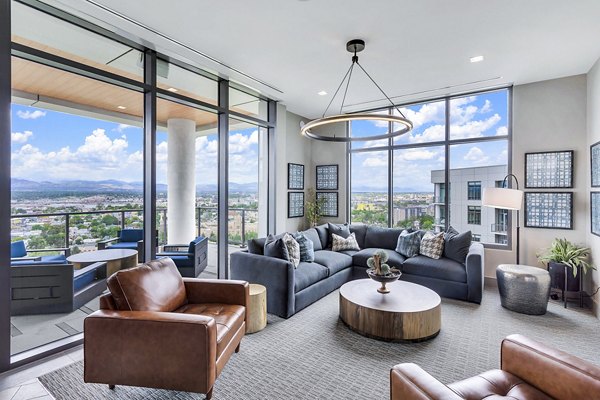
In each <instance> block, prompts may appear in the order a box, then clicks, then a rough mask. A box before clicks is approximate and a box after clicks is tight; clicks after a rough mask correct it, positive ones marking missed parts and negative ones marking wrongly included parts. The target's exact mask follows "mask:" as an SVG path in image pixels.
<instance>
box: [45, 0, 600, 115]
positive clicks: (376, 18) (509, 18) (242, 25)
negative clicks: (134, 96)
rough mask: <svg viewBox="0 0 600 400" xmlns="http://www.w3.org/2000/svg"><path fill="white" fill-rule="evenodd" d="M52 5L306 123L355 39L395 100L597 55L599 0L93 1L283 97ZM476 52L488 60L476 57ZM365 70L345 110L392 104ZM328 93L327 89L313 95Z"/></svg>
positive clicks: (96, 12) (64, 0)
mask: <svg viewBox="0 0 600 400" xmlns="http://www.w3.org/2000/svg"><path fill="white" fill-rule="evenodd" d="M48 1H49V2H50V3H51V4H54V5H58V6H60V7H62V8H67V9H70V10H71V11H73V10H77V13H78V14H80V15H86V17H87V18H91V17H93V18H95V19H99V20H102V21H105V22H106V23H108V24H110V25H111V26H114V27H116V28H118V29H117V30H118V31H121V32H122V31H125V32H129V33H131V34H132V35H133V36H136V37H139V38H141V39H144V40H147V41H148V42H149V43H153V44H155V45H156V47H157V48H158V49H159V50H162V51H165V52H167V53H168V54H178V55H181V56H182V57H185V58H187V59H189V60H191V61H193V62H194V63H196V64H198V65H200V66H204V67H207V68H210V69H212V70H214V71H216V72H218V73H220V74H222V75H226V76H229V77H231V78H232V79H235V80H237V81H240V82H243V83H246V84H248V85H249V86H251V87H254V88H255V89H258V90H260V91H261V92H264V93H265V94H267V95H269V96H271V97H273V98H276V99H279V100H281V101H283V102H284V104H286V105H287V107H288V110H290V111H292V112H295V113H297V114H300V115H303V116H306V117H309V118H312V117H315V116H317V115H320V114H321V113H322V112H323V111H324V109H325V107H326V105H327V103H328V102H329V100H330V99H331V95H332V94H333V92H334V91H335V88H336V87H337V85H338V84H339V82H340V80H341V79H342V76H343V75H344V74H345V72H346V70H347V68H348V67H349V66H350V57H351V56H350V54H349V53H347V52H346V50H345V43H346V42H347V41H348V40H350V39H353V38H362V39H364V40H365V41H366V43H367V47H366V50H365V51H364V52H362V53H360V55H359V56H360V62H361V64H362V65H363V66H364V67H365V68H366V70H367V71H368V72H369V73H370V74H371V75H372V76H373V77H374V78H375V80H376V81H377V82H378V83H379V84H380V86H382V87H383V89H384V90H385V91H386V92H387V94H388V95H389V96H391V97H396V98H395V100H396V101H398V102H407V101H413V100H418V99H424V98H431V97H434V96H440V95H445V94H453V93H460V92H465V91H470V90H475V89H480V88H487V87H493V86H497V85H503V84H512V83H514V84H524V83H529V82H535V81H541V80H546V79H552V78H557V77H562V76H569V75H576V74H582V73H586V72H588V71H589V69H590V68H591V66H592V65H593V64H594V62H595V61H596V60H597V59H598V58H599V57H600V40H599V39H600V22H599V21H600V1H598V0H577V1H564V0H527V1H523V0H487V1H476V0H453V1H447V0H446V1H444V0H419V1H417V0H412V1H408V0H371V1H359V0H308V1H306V0H305V1H299V0H253V1H248V0H228V1H215V0H213V1H197V0H170V1H164V0H145V1H143V2H142V1H122V0H94V2H97V3H98V4H101V5H103V6H106V7H108V8H110V9H112V10H114V11H117V12H119V13H122V14H123V15H125V16H127V17H129V18H131V19H133V20H135V21H137V22H139V23H141V24H144V25H146V26H149V27H151V28H152V29H153V30H155V31H156V32H160V33H161V34H164V35H166V36H168V37H170V38H172V39H176V40H177V41H179V42H181V43H184V44H186V45H188V46H190V47H192V48H193V49H196V50H198V51H199V52H202V53H204V54H207V55H209V56H210V57H213V58H214V59H217V60H219V61H221V62H223V63H225V64H228V65H229V66H232V67H234V68H236V69H238V70H240V71H242V72H244V73H245V74H248V75H250V76H253V77H256V78H258V79H260V80H263V81H265V82H267V83H268V84H269V85H271V86H274V87H276V88H278V89H280V90H281V92H282V93H280V92H278V91H275V90H273V89H271V88H268V87H266V86H264V85H261V84H259V83H257V82H254V81H252V80H249V79H247V78H246V77H244V76H242V75H240V74H238V73H236V72H235V71H232V70H229V69H227V68H225V67H223V66H221V65H218V64H216V63H214V62H212V61H210V60H208V59H206V58H204V57H202V56H200V55H198V54H195V53H193V52H191V51H189V50H186V49H185V48H183V47H181V46H178V45H176V44H174V43H170V42H169V41H167V40H165V39H164V38H162V37H160V36H157V35H156V34H155V33H152V32H150V31H148V30H145V29H143V28H140V27H139V26H135V25H134V24H132V23H131V22H130V21H127V20H124V19H122V18H119V17H117V16H115V15H112V14H110V13H108V12H107V11H106V10H103V9H101V8H99V7H98V6H96V5H95V4H93V3H94V2H91V1H87V0H86V1H81V0H48ZM476 55H483V56H485V60H484V61H483V62H481V63H475V64H472V63H470V62H469V58H470V57H472V56H476ZM361 74H362V73H361V72H360V71H355V77H354V78H353V80H352V84H351V86H350V90H349V93H348V98H347V101H346V103H347V104H356V103H360V104H359V105H358V106H355V107H349V108H348V109H346V111H349V110H355V109H366V108H372V107H374V106H377V105H383V104H385V103H384V102H381V99H382V95H381V94H380V93H379V92H378V91H377V90H376V89H375V88H374V87H373V86H372V85H371V84H370V83H369V82H368V81H367V79H366V78H365V77H364V76H362V75H361ZM355 79H356V80H355ZM321 90H325V91H327V92H329V95H328V96H318V95H317V92H319V91H321ZM365 102H366V103H365ZM337 109H338V110H339V103H338V107H337Z"/></svg>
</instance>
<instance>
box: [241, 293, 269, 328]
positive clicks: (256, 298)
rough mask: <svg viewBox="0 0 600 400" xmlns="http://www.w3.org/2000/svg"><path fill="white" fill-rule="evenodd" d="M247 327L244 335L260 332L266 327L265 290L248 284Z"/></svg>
mask: <svg viewBox="0 0 600 400" xmlns="http://www.w3.org/2000/svg"><path fill="white" fill-rule="evenodd" d="M247 312H248V326H247V327H246V333H255V332H258V331H262V330H263V329H264V328H265V326H267V288H266V287H264V286H263V285H257V284H255V283H251V284H250V304H248V310H247Z"/></svg>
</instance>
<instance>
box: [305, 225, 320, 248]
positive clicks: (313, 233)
mask: <svg viewBox="0 0 600 400" xmlns="http://www.w3.org/2000/svg"><path fill="white" fill-rule="evenodd" d="M300 233H302V234H304V236H306V238H307V239H308V240H310V241H311V242H312V243H313V250H314V251H317V250H321V249H323V245H322V244H321V238H320V237H319V233H318V232H317V230H316V229H315V228H310V229H307V230H305V231H302V232H300Z"/></svg>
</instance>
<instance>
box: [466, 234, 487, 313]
mask: <svg viewBox="0 0 600 400" xmlns="http://www.w3.org/2000/svg"><path fill="white" fill-rule="evenodd" d="M465 268H466V271H467V300H468V301H471V302H474V303H478V304H480V303H481V299H482V297H483V284H484V268H485V249H484V247H483V245H482V244H481V243H472V244H471V247H469V253H468V254H467V258H466V260H465Z"/></svg>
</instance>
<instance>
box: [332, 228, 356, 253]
mask: <svg viewBox="0 0 600 400" xmlns="http://www.w3.org/2000/svg"><path fill="white" fill-rule="evenodd" d="M331 238H332V239H333V244H332V245H331V250H333V251H345V250H360V247H358V243H357V242H356V236H354V232H352V233H351V234H350V235H349V236H348V237H347V238H345V239H344V238H343V237H341V236H339V235H336V234H335V233H333V234H332V235H331Z"/></svg>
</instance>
